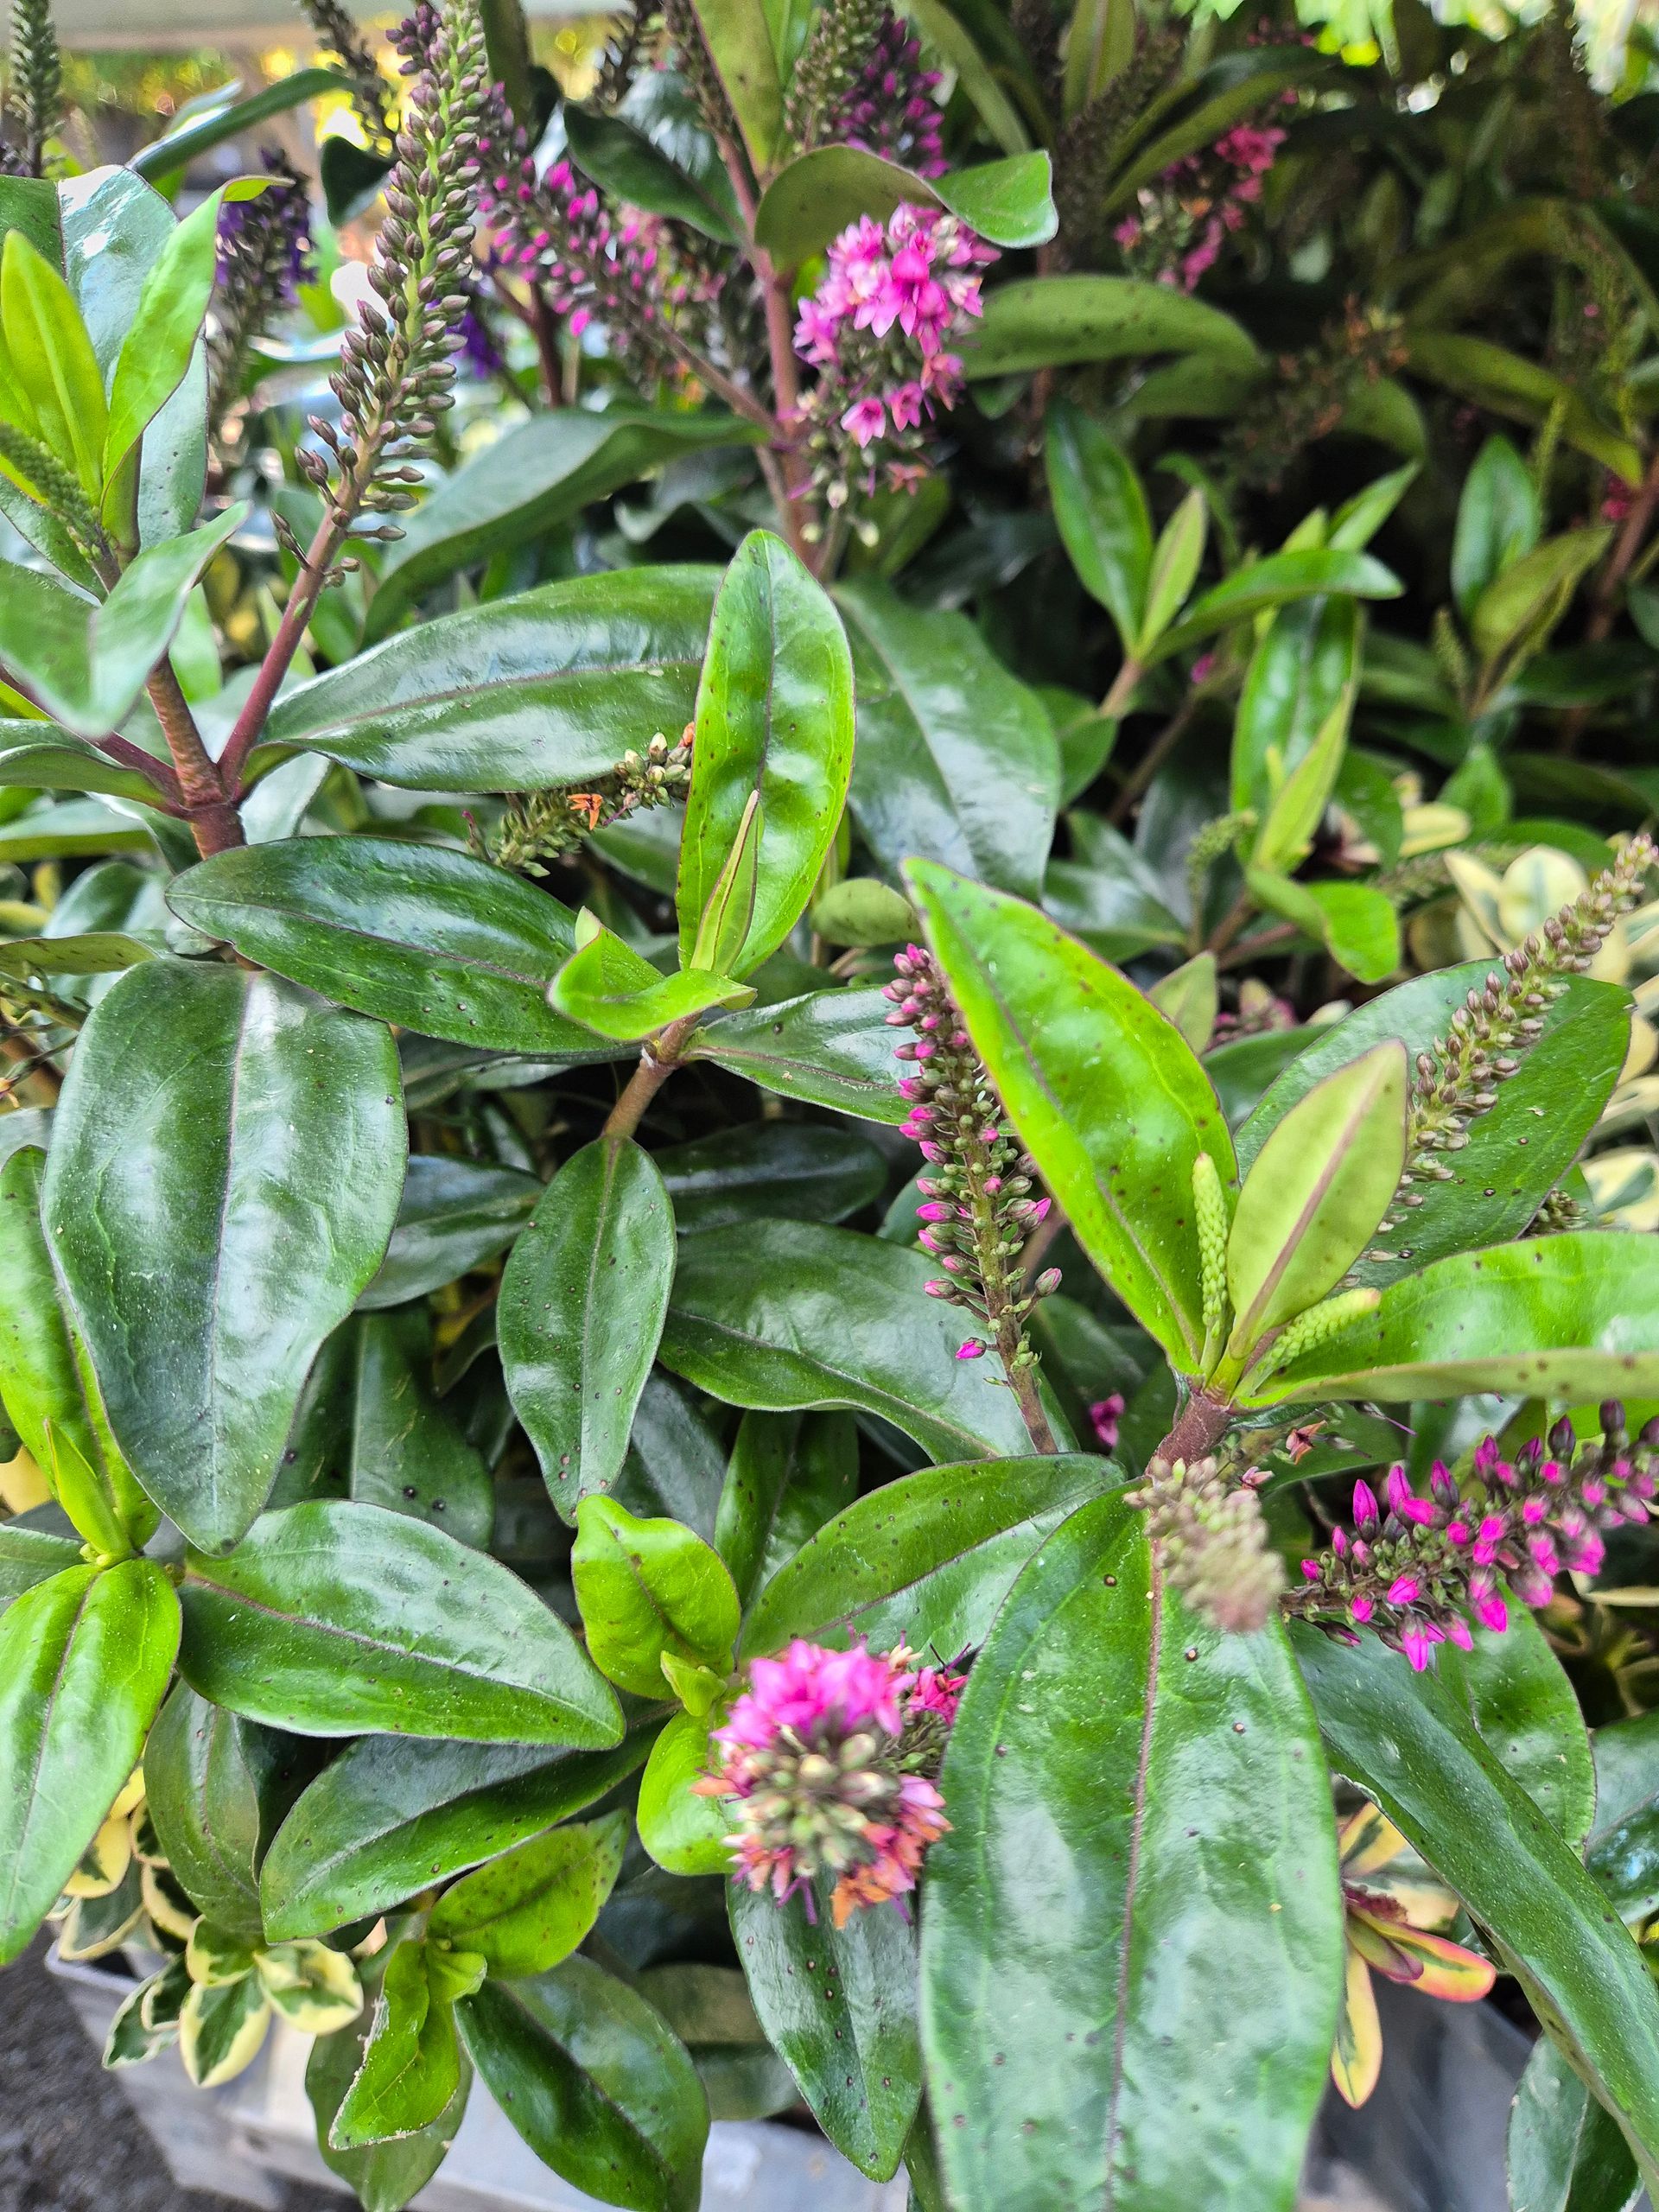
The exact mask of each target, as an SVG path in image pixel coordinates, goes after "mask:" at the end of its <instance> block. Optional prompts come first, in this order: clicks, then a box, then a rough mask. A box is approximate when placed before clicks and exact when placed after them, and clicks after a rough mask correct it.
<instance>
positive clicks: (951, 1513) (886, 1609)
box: [742, 1454, 1120, 1660]
mask: <svg viewBox="0 0 1659 2212" xmlns="http://www.w3.org/2000/svg"><path fill="white" fill-rule="evenodd" d="M1118 1479H1120V1478H1119V1477H1118V1475H1117V1473H1116V1470H1115V1469H1114V1468H1113V1467H1112V1466H1111V1465H1110V1464H1109V1462H1106V1461H1103V1460H1100V1459H1088V1458H1085V1457H1084V1456H1082V1455H1081V1454H1077V1455H1071V1454H1059V1455H1058V1456H1056V1457H1054V1458H1052V1459H996V1460H993V1461H990V1462H988V1463H983V1464H981V1465H976V1466H965V1467H927V1468H924V1469H923V1470H922V1471H920V1472H919V1473H918V1474H913V1475H906V1476H904V1477H903V1478H901V1479H900V1480H899V1481H898V1482H894V1483H887V1484H884V1485H883V1487H882V1488H881V1489H880V1490H876V1491H871V1492H870V1493H869V1494H868V1497H861V1498H859V1499H857V1500H856V1501H855V1503H853V1504H851V1505H849V1506H847V1507H846V1508H845V1509H844V1510H842V1512H840V1513H837V1514H836V1517H835V1519H834V1520H833V1521H830V1522H826V1523H825V1525H824V1526H823V1528H821V1529H818V1530H817V1532H816V1533H815V1534H814V1535H811V1536H809V1537H808V1539H807V1541H805V1543H804V1544H803V1545H802V1547H801V1548H800V1550H799V1551H798V1552H797V1553H796V1554H795V1556H794V1558H793V1559H791V1560H787V1561H786V1562H785V1564H784V1565H783V1566H782V1567H779V1570H778V1572H777V1573H775V1574H774V1575H773V1576H772V1580H770V1581H769V1582H768V1583H767V1584H766V1587H765V1588H764V1589H763V1590H762V1592H761V1593H760V1597H759V1599H757V1600H756V1602H755V1605H754V1607H753V1611H751V1613H750V1614H749V1617H748V1619H747V1621H746V1622H745V1623H744V1626H743V1645H742V1648H743V1651H744V1653H745V1655H746V1656H753V1655H754V1654H755V1653H757V1652H765V1651H775V1650H777V1649H779V1647H780V1646H782V1645H783V1644H785V1643H788V1642H789V1640H790V1639H791V1637H796V1636H810V1637H813V1638H814V1639H815V1640H816V1641H820V1642H823V1641H828V1642H831V1643H842V1642H844V1641H846V1640H847V1639H849V1637H865V1638H866V1639H867V1640H868V1643H869V1644H870V1647H871V1649H874V1650H886V1649H891V1648H892V1646H893V1644H895V1643H907V1644H909V1645H910V1646H911V1648H912V1649H913V1650H917V1651H930V1652H931V1653H932V1654H934V1655H935V1656H936V1657H937V1658H938V1659H939V1660H946V1659H950V1658H951V1657H953V1656H955V1654H956V1653H957V1652H958V1651H960V1650H962V1649H964V1648H965V1647H966V1646H967V1645H969V1644H977V1643H982V1642H983V1641H984V1639H985V1637H986V1636H987V1635H988V1633H989V1630H990V1627H991V1624H992V1622H993V1621H994V1620H995V1618H996V1615H997V1612H998V1611H999V1609H1000V1608H1001V1604H1002V1600H1003V1599H1004V1598H1005V1597H1006V1596H1007V1592H1008V1590H1009V1587H1010V1586H1011V1585H1012V1584H1013V1582H1014V1578H1015V1576H1016V1575H1017V1574H1018V1573H1020V1568H1021V1567H1024V1565H1025V1563H1026V1561H1027V1560H1028V1559H1029V1558H1030V1557H1031V1555H1032V1554H1033V1552H1034V1551H1036V1549H1037V1548H1038V1547H1039V1545H1040V1544H1041V1543H1042V1542H1043V1541H1045V1539H1046V1537H1048V1536H1049V1535H1052V1532H1053V1530H1054V1529H1057V1528H1058V1526H1059V1524H1060V1522H1062V1521H1064V1520H1065V1517H1066V1516H1067V1515H1068V1514H1070V1513H1072V1512H1074V1511H1075V1510H1077V1507H1078V1506H1080V1505H1082V1504H1084V1503H1086V1502H1087V1501H1088V1500H1089V1499H1090V1498H1091V1497H1098V1496H1099V1494H1100V1492H1101V1491H1103V1489H1106V1488H1108V1487H1109V1486H1112V1485H1114V1484H1116V1482H1117V1480H1118Z"/></svg>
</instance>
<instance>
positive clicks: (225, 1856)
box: [144, 1682, 265, 1946]
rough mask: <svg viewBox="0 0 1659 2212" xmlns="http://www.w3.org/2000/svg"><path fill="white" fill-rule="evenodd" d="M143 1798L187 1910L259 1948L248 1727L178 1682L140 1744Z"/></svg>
mask: <svg viewBox="0 0 1659 2212" xmlns="http://www.w3.org/2000/svg"><path fill="white" fill-rule="evenodd" d="M144 1795H145V1800H146V1802H147V1804H148V1806H149V1817H150V1819H151V1821H153V1822H154V1823H155V1827H156V1835H157V1836H158V1837H159V1838H160V1840H161V1845H162V1851H163V1853H165V1854H166V1858H167V1864H168V1872H170V1873H171V1874H172V1876H173V1878H174V1879H175V1881H176V1882H177V1883H178V1885H179V1886H180V1887H181V1889H182V1890H183V1891H184V1892H185V1895H186V1896H187V1897H188V1898H189V1900H190V1902H191V1904H194V1906H195V1907H196V1909H197V1910H198V1911H199V1912H202V1913H205V1914H206V1915H207V1918H208V1919H209V1920H211V1921H213V1923H214V1924H215V1925H216V1926H217V1927H219V1928H222V1929H225V1930H226V1932H227V1933H228V1934H229V1935H231V1936H235V1937H236V1938H237V1940H238V1942H244V1943H249V1944H252V1945H255V1946H258V1945H262V1944H263V1943H264V1940H265V1937H264V1922H263V1920H262V1919H261V1918H260V1914H259V1875H258V1856H259V1844H260V1833H259V1827H260V1820H259V1787H258V1777H257V1772H256V1770H255V1765H254V1754H253V1752H252V1731H251V1726H250V1724H249V1723H248V1722H247V1721H245V1720H243V1719H241V1718H240V1717H239V1716H238V1714H236V1713H226V1712H224V1711H222V1710H221V1709H220V1707H218V1706H216V1705H209V1704H208V1703H207V1700H206V1699H205V1698H200V1697H198V1696H197V1695H196V1693H195V1692H194V1690H193V1689H192V1688H190V1687H189V1685H188V1683H185V1682H181V1683H180V1684H179V1686H178V1688H176V1689H175V1691H174V1693H173V1694H172V1696H171V1697H169V1698H168V1700H167V1703H166V1704H165V1705H164V1706H163V1707H162V1710H161V1714H160V1717H159V1718H158V1719H157V1720H156V1725H155V1726H154V1727H153V1728H152V1729H151V1730H150V1732H149V1742H148V1743H147V1744H146V1745H144Z"/></svg>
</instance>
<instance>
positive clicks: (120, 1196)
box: [43, 960, 406, 1548]
mask: <svg viewBox="0 0 1659 2212" xmlns="http://www.w3.org/2000/svg"><path fill="white" fill-rule="evenodd" d="M405 1144H406V1135H405V1130H404V1116H403V1102H402V1098H401V1096H400V1092H399V1085H398V1077H397V1053H396V1051H395V1048H394V1046H393V1044H392V1040H391V1037H390V1035H389V1034H388V1033H387V1032H386V1031H385V1029H383V1028H382V1027H380V1026H379V1025H378V1023H373V1022H366V1021H360V1020H358V1019H357V1018H356V1017H355V1016H354V1015H350V1014H338V1013H335V1012H334V1011H333V1010H332V1009H331V1008H329V1007H325V1006H324V1005H322V1004H321V1001H318V1000H316V999H315V998H313V997H312V996H311V995H309V993H308V992H305V991H301V990H296V989H295V988H293V986H292V985H291V984H288V983H283V982H278V981H277V979H276V978H275V977H274V976H264V975H257V974H251V973H248V972H245V971H244V970H242V969H236V968H231V967H227V966H223V965H219V964H218V963H203V962H195V963H189V964H188V965H187V964H185V963H181V962H178V961H173V960H152V961H148V962H146V963H144V964H143V966H142V967H139V968H134V969H130V970H129V972H128V973H127V974H126V975H125V976H122V978H121V979H120V981H119V982H118V983H117V984H116V985H115V986H114V988H112V989H111V991H110V992H109V993H108V995H106V996H105V998H103V999H102V1000H100V1001H99V1004H98V1006H97V1007H95V1008H94V1010H93V1013H92V1018H91V1020H89V1021H88V1022H87V1024H86V1028H85V1029H84V1030H83V1031H82V1032H81V1036H80V1042H79V1045H78V1046H77V1047H76V1050H75V1057H74V1059H73V1063H72V1065H71V1067H70V1071H69V1076H68V1079H67V1082H66V1083H65V1084H64V1088H63V1096H62V1098H61V1100H60V1103H59V1105H58V1109H57V1115H56V1119H55V1122H54V1128H53V1135H52V1151H51V1154H50V1157H49V1160H48V1165H47V1173H46V1185H45V1195H44V1204H43V1218H44V1220H45V1223H46V1226H47V1230H48V1235H49V1236H50V1239H51V1243H52V1250H53V1254H54V1258H55V1259H56V1262H57V1264H58V1267H59V1268H60V1272H61V1274H62V1276H63V1280H64V1282H65V1284H66V1286H67V1289H68V1293H69V1296H70V1300H71V1302H72V1304H73V1307H74V1313H75V1317H76V1319H77V1321H78V1323H79V1327H80V1330H81V1332H82V1334H83V1335H84V1336H85V1338H86V1344H87V1346H88V1348H89V1350H90V1351H91V1353H92V1365H93V1368H94V1369H95V1370H96V1372H97V1376H98V1380H99V1385H100V1386H101V1388H102V1390H103V1394H104V1402H105V1408H106V1410H107V1412H108V1414H109V1420H110V1426H111V1428H112V1430H113V1431H114V1433H115V1436H116V1439H117V1440H118V1443H119V1445H120V1446H121V1448H122V1450H123V1452H124V1454H125V1456H126V1458H127V1459H128V1461H129V1462H130V1465H131V1466H132V1468H133V1470H134V1471H135V1472H136V1473H137V1476H138V1478H139V1479H140V1480H141V1481H142V1482H143V1484H144V1487H145V1489H146V1490H147V1491H149V1495H150V1496H151V1497H153V1498H154V1499H155V1500H156V1503H157V1504H158V1505H160V1506H161V1507H162V1510H163V1511H164V1512H166V1513H167V1514H168V1515H169V1516H171V1518H172V1519H173V1520H174V1521H175V1522H177V1523H178V1525H179V1527H180V1528H181V1529H183V1530H184V1532H185V1534H186V1535H188V1537H189V1538H190V1539H191V1541H193V1542H195V1543H200V1544H201V1545H203V1546H205V1547H207V1548H214V1547H219V1548H226V1547H228V1546H229V1545H231V1544H232V1543H234V1542H235V1541H236V1540H237V1538H238V1536H240V1535H242V1533H243V1531H244V1530H245V1529H246V1528H247V1527H248V1525H249V1523H250V1522H251V1521H252V1519H253V1517H254V1516H255V1514H256V1513H257V1511H258V1510H259V1508H260V1506H261V1505H262V1504H263V1503H264V1498H265V1496H266V1493H267V1492H268V1491H269V1490H270V1484H271V1482H272V1480H273V1478H274V1477H275V1475H276V1472H277V1460H278V1458H279V1457H280V1454H281V1452H282V1449H283V1445H284V1444H285V1442H286V1441H287V1439H288V1431H289V1424H290V1423H291V1421H292V1420H293V1417H294V1411H295V1408H296V1405H297V1403H298V1402H299V1395H300V1391H301V1389H302V1386H303V1384H304V1381H305V1376H306V1370H308V1367H309V1366H310V1364H311V1361H312V1359H313V1357H314V1356H315V1352H316V1351H317V1348H318V1346H319V1345H320V1344H321V1342H322V1339H323V1338H325V1337H326V1336H327V1334H328V1332H329V1331H330V1330H331V1329H332V1328H334V1326H335V1325H336V1324H337V1323H339V1322H340V1321H342V1320H344V1319H345V1318H346V1314H347V1313H350V1311H351V1309H352V1306H353V1304H354V1303H355V1301H356V1300H357V1297H358V1294H359V1292H360V1291H362V1290H363V1289H364V1288H365V1287H366V1285H367V1284H368V1283H369V1281H371V1279H372V1276H373V1274H374V1272H375V1269H376V1268H378V1266H379V1264H380V1261H381V1259H382V1257H383V1255H384V1254H385V1249H386V1239H387V1237H388V1236H389V1235H390V1233H391V1224H392V1221H393V1219H394V1217H395V1216H396V1213H397V1194H398V1192H399V1191H400V1190H401V1189H402V1187H403V1180H404V1148H405Z"/></svg>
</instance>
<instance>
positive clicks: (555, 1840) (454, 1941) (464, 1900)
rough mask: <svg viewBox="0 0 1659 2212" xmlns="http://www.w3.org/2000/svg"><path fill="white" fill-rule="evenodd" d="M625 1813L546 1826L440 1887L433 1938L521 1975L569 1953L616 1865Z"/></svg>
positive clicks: (509, 1974)
mask: <svg viewBox="0 0 1659 2212" xmlns="http://www.w3.org/2000/svg"><path fill="white" fill-rule="evenodd" d="M630 1825H631V1824H630V1822H629V1819H628V1815H626V1813H608V1814H607V1815H606V1816H605V1818H604V1819H603V1820H598V1821H574V1822H572V1823H571V1824H570V1825H569V1826H568V1827H557V1828H550V1829H549V1830H548V1832H547V1834H545V1835H539V1836H534V1837H531V1839H530V1840H528V1841H527V1842H524V1843H521V1844H519V1845H518V1847H516V1848H515V1849H514V1850H512V1851H509V1852H508V1853H506V1854H505V1857H503V1858H500V1859H492V1860H491V1862H490V1863H489V1865H488V1866H480V1868H479V1869H478V1872H476V1873H474V1874H467V1875H465V1876H463V1877H462V1878H461V1880H460V1881H459V1882H457V1883H455V1884H454V1886H453V1887H452V1888H450V1889H448V1890H446V1891H444V1893H443V1895H442V1897H440V1898H439V1900H438V1902H437V1904H435V1906H434V1907H433V1909H432V1915H431V1917H430V1919H429V1921H428V1923H427V1926H428V1929H429V1931H430V1933H431V1935H432V1936H434V1937H435V1940H436V1941H437V1942H441V1943H445V1944H448V1945H449V1946H451V1947H452V1948H454V1949H455V1950H457V1951H468V1952H472V1953H474V1954H475V1955H477V1956H478V1957H480V1958H481V1959H483V1960H484V1961H486V1964H487V1966H488V1967H489V1970H490V1972H491V1974H498V1975H500V1976H502V1977H503V1978H504V1979H505V1980H523V1979H524V1978H526V1977H527V1976H529V1975H531V1974H545V1973H546V1972H547V1970H548V1968H549V1967H556V1966H557V1964H558V1963H559V1961H560V1960H561V1959H566V1958H569V1955H570V1954H571V1952H572V1951H574V1950H575V1948H576V1946H577V1944H578V1943H580V1942H582V1940H583V1938H584V1937H585V1936H587V1934H588V1930H589V1929H591V1928H592V1926H593V1924H594V1921H595V1920H596V1919H597V1918H598V1916H599V1912H600V1908H601V1906H602V1905H603V1904H604V1903H605V1900H606V1898H607V1897H609V1895H610V1893H611V1891H612V1889H613V1886H614V1885H615V1882H616V1878H617V1875H618V1873H619V1872H620V1869H621V1866H622V1853H623V1850H624V1848H625V1847H626V1843H627V1840H628V1835H629V1832H630Z"/></svg>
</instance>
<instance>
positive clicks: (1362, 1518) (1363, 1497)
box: [1354, 1483, 1378, 1529]
mask: <svg viewBox="0 0 1659 2212" xmlns="http://www.w3.org/2000/svg"><path fill="white" fill-rule="evenodd" d="M1377 1517H1378V1515H1377V1504H1376V1491H1374V1490H1373V1489H1372V1488H1371V1486H1370V1484H1369V1483H1356V1484H1354V1525H1355V1527H1356V1528H1357V1529H1370V1528H1371V1527H1373V1526H1374V1525H1375V1523H1376V1520H1377Z"/></svg>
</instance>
